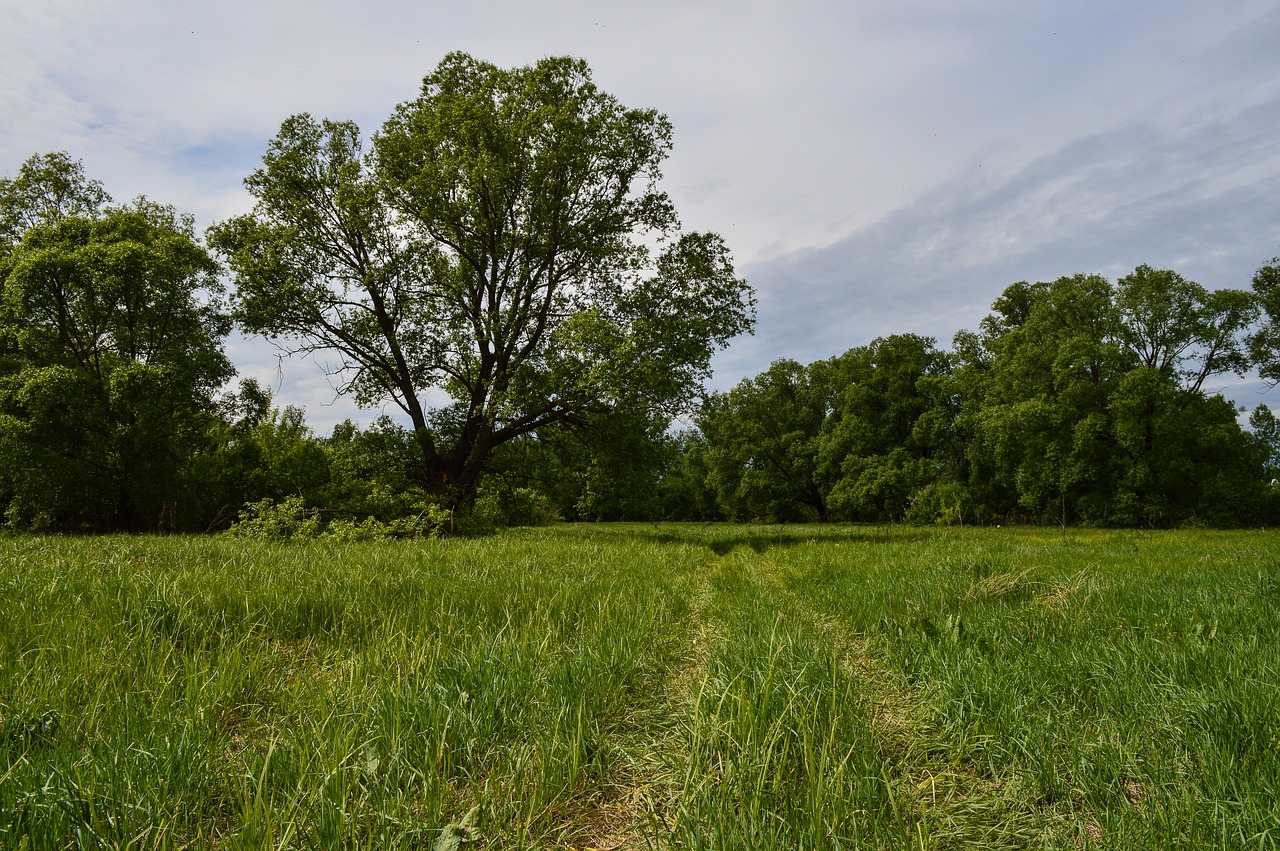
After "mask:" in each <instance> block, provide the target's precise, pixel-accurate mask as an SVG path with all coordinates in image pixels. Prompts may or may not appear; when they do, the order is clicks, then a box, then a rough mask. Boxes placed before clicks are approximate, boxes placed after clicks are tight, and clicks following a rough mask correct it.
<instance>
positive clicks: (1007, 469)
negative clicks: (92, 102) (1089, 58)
mask: <svg viewBox="0 0 1280 851" xmlns="http://www.w3.org/2000/svg"><path fill="white" fill-rule="evenodd" d="M670 133H671V128H670V125H669V124H668V123H667V121H666V118H665V117H664V116H662V115H661V114H659V113H656V112H654V111H652V110H634V109H627V108H625V107H623V106H622V105H621V104H619V103H618V102H617V101H616V100H615V99H614V98H613V97H611V96H610V95H607V94H605V93H603V92H601V91H599V90H598V89H596V88H595V86H594V84H593V83H592V82H591V79H590V72H589V69H587V68H586V66H585V65H584V64H583V63H581V62H579V61H577V60H570V59H547V60H543V61H542V62H539V63H538V64H537V65H535V66H531V67H528V68H518V69H510V70H504V69H499V68H496V67H494V66H491V65H488V64H486V63H482V62H478V61H476V60H474V59H471V58H470V57H468V56H465V55H463V54H454V55H451V56H450V57H447V58H446V59H445V60H444V61H443V62H442V63H441V64H440V66H439V67H438V68H437V69H436V70H435V71H434V72H433V73H432V74H431V75H429V76H428V77H427V78H426V79H425V80H424V82H423V88H422V94H421V96H420V97H419V98H417V99H415V100H413V101H410V102H407V103H405V104H402V105H401V106H400V107H399V108H398V109H397V110H396V112H395V113H394V114H393V115H392V116H391V118H389V119H388V121H387V122H386V124H384V126H383V127H382V129H381V131H380V132H379V133H377V134H376V135H375V136H374V137H373V144H372V147H371V150H370V151H368V152H365V151H364V150H363V147H362V141H361V139H362V136H361V133H360V130H359V128H357V127H356V126H355V125H354V124H352V123H350V122H333V121H317V120H315V119H313V118H311V117H310V116H307V115H299V116H293V117H291V118H289V119H287V120H286V121H285V122H284V124H283V125H282V127H281V130H280V133H279V135H278V136H277V137H276V138H275V139H273V140H272V141H271V142H270V144H269V146H268V151H267V154H266V156H265V157H264V159H263V166H262V168H260V169H259V170H258V171H256V172H254V173H253V174H252V175H250V177H249V178H248V179H247V180H246V186H247V187H248V188H249V190H250V192H251V194H252V195H253V197H254V199H255V201H256V206H255V208H254V210H253V212H251V213H249V214H246V215H243V216H239V217H236V218H233V219H230V220H228V221H225V222H220V223H218V224H216V225H214V226H213V227H212V228H210V229H209V231H208V233H207V235H206V236H205V238H203V239H202V238H201V236H200V235H199V234H198V233H197V232H196V230H195V226H194V222H193V221H192V219H191V218H190V217H189V216H184V215H182V214H180V213H179V212H177V211H175V210H174V209H172V208H171V207H167V206H165V205H163V204H158V203H155V202H152V201H149V200H147V199H141V198H140V199H138V200H136V201H134V202H132V203H130V204H125V205H116V204H114V203H113V202H112V199H111V198H110V196H109V195H108V194H107V192H106V190H105V188H104V187H103V186H102V185H101V184H100V183H99V182H97V181H95V180H92V179H90V178H89V177H88V176H87V175H86V174H85V173H84V169H83V167H82V166H81V164H80V163H79V162H77V161H76V160H74V159H73V158H72V157H71V156H69V155H67V154H65V153H50V154H44V155H36V156H33V157H32V158H31V159H29V160H28V161H27V162H26V163H24V164H22V166H21V167H20V168H19V169H18V171H17V173H16V174H15V175H14V176H13V177H11V178H7V179H4V180H0V503H2V504H3V506H4V522H5V524H6V525H7V526H8V527H10V528H15V529H36V530H60V531H85V532H101V531H111V530H125V531H135V532H137V531H205V530H218V529H224V528H227V527H229V526H232V525H233V524H235V523H237V521H242V523H241V524H240V525H241V528H257V529H268V530H271V529H274V530H277V531H281V530H282V533H284V534H288V533H290V532H297V531H299V530H311V531H317V530H323V529H332V530H335V531H339V530H343V531H344V532H345V533H346V534H352V535H359V534H366V533H367V534H371V535H372V534H423V533H428V532H434V531H438V530H439V529H440V528H442V527H447V528H451V529H454V530H455V531H467V530H477V531H478V530H484V529H487V528H491V527H493V526H496V525H508V524H527V523H539V522H547V521H549V520H552V519H555V518H561V519H565V520H613V519H645V520H658V519H665V520H715V519H732V520H739V521H744V520H756V519H758V520H761V521H768V522H791V521H824V522H825V521H876V522H886V521H893V522H898V521H907V522H917V523H957V524H968V523H1008V522H1034V523H1059V524H1064V525H1066V524H1090V525H1108V526H1109V525H1117V526H1144V527H1157V526H1171V525H1179V524H1199V523H1203V524H1207V525H1215V526H1236V525H1255V524H1269V523H1274V522H1276V520H1277V518H1278V517H1280V495H1278V492H1277V488H1276V486H1275V485H1274V481H1275V479H1276V477H1277V476H1280V471H1278V470H1277V467H1278V466H1280V422H1278V421H1277V419H1276V417H1275V415H1274V414H1273V413H1272V412H1271V411H1270V410H1268V409H1267V408H1266V407H1265V406H1258V408H1257V409H1256V410H1254V411H1253V412H1252V414H1251V416H1250V418H1249V427H1248V428H1244V427H1242V426H1241V424H1240V423H1239V416H1240V413H1241V412H1240V411H1238V410H1237V408H1236V407H1235V406H1234V405H1233V404H1232V403H1231V402H1230V401H1228V400H1226V399H1225V398H1223V397H1222V396H1221V395H1219V394H1217V393H1214V392H1211V391H1212V388H1214V387H1216V386H1219V385H1220V383H1221V382H1219V381H1217V380H1216V379H1219V378H1221V377H1224V376H1227V375H1231V374H1234V375H1245V374H1246V373H1250V372H1252V371H1255V370H1256V371H1257V373H1258V374H1260V375H1261V376H1262V377H1263V378H1265V379H1268V380H1280V330H1278V326H1277V324H1276V320H1277V318H1278V317H1280V258H1278V259H1277V260H1273V261H1270V262H1269V263H1268V264H1266V265H1263V266H1262V268H1261V269H1259V271H1258V273H1257V275H1256V276H1255V277H1254V279H1253V282H1252V288H1251V289H1247V290H1246V289H1221V290H1208V289H1206V288H1204V287H1202V286H1201V285H1199V284H1197V283H1195V282H1192V281H1189V280H1186V279H1185V278H1183V277H1182V276H1181V275H1179V274H1178V273H1177V272H1176V271H1173V270H1167V269H1153V268H1150V267H1148V266H1138V267H1137V268H1136V269H1135V270H1134V271H1133V272H1132V273H1131V274H1129V275H1126V276H1124V277H1122V278H1120V279H1119V280H1117V281H1115V282H1114V283H1113V282H1111V281H1108V280H1106V279H1104V278H1102V277H1099V276H1097V275H1083V274H1081V275H1074V276H1071V277H1063V278H1060V279H1058V280H1055V281H1049V282H1039V283H1026V282H1019V283H1015V284H1012V285H1011V286H1008V287H1007V288H1005V289H1004V290H1003V292H1002V293H1001V294H1000V295H999V297H998V298H997V299H996V300H995V302H994V304H993V305H992V308H991V313H990V315H989V316H987V318H986V319H984V320H983V321H982V323H981V324H980V326H979V327H978V328H977V329H976V330H966V331H962V332H960V333H959V334H957V335H956V337H955V339H954V340H953V341H952V344H951V348H950V349H949V350H948V349H944V348H939V347H938V345H937V342H936V341H935V340H932V339H929V338H925V337H920V336H916V335H913V334H898V335H893V336H889V337H885V338H881V339H877V340H874V341H872V342H870V343H868V344H866V345H861V346H857V347H855V348H852V349H850V350H849V351H847V352H845V353H844V354H839V355H836V356H834V357H832V358H830V359H828V360H822V361H818V362H815V363H811V364H801V363H797V362H795V361H791V360H780V361H778V362H776V363H774V364H773V365H772V366H771V367H770V368H769V369H768V370H767V371H765V372H764V373H761V374H760V375H758V376H755V377H753V378H749V379H746V380H744V381H742V382H741V383H740V384H739V385H737V386H736V387H734V388H733V389H732V390H729V391H727V392H713V393H707V392H705V390H704V387H705V384H706V380H707V379H708V378H709V375H710V371H709V369H710V367H709V365H710V360H711V357H712V355H713V353H714V352H715V351H716V350H718V349H720V348H723V347H724V346H726V345H727V344H728V343H729V341H730V340H731V339H732V338H733V337H735V336H737V335H740V334H742V333H746V332H749V331H750V329H751V328H752V326H753V324H754V319H755V312H754V296H753V293H752V291H751V289H750V287H749V286H748V284H747V283H746V282H745V281H743V280H741V279H740V278H738V277H736V275H735V273H734V270H733V265H732V261H731V258H730V256H729V254H728V251H727V249H726V247H725V245H724V243H723V241H722V240H721V239H720V238H719V237H718V236H716V235H715V234H707V233H686V232H682V231H681V230H680V226H679V221H678V218H677V216H676V213H675V210H674V208H673V206H672V204H671V202H670V199H669V198H668V197H667V196H666V194H665V193H663V192H662V191H661V190H660V189H659V187H658V181H659V178H660V164H661V162H662V160H663V159H664V158H665V156H666V154H667V152H668V151H669V149H670V144H671V137H670ZM885 285H886V286H891V285H892V282H885ZM998 286H1000V284H999V283H993V290H994V288H995V287H998ZM233 327H238V328H240V329H242V330H243V331H244V332H246V333H251V334H260V335H263V336H266V337H268V338H271V339H273V340H275V341H277V342H278V343H279V345H281V346H282V347H283V348H285V349H286V350H287V351H291V352H320V351H323V352H325V353H328V354H330V355H332V356H335V357H337V358H338V360H339V362H340V363H341V364H342V366H343V368H344V369H343V371H342V373H341V380H342V382H343V383H342V385H341V386H340V388H339V389H340V391H341V392H344V393H349V394H351V395H352V396H353V397H354V398H355V399H356V400H357V401H358V402H361V403H366V404H382V403H391V404H393V405H394V406H396V407H397V408H398V409H399V410H400V411H401V412H402V413H403V416H402V417H398V418H396V419H392V418H388V417H383V418H381V419H379V420H377V421H375V422H373V423H372V424H370V425H367V426H363V427H361V426H357V425H355V424H352V423H350V422H347V423H344V424H342V425H340V426H338V427H337V428H335V429H334V430H333V432H332V433H331V434H328V435H320V434H316V433H314V432H313V431H312V430H311V429H310V428H309V427H308V426H307V423H306V420H305V414H304V412H303V411H301V410H299V409H297V408H293V407H285V408H279V407H277V406H276V405H274V404H273V400H272V398H271V394H270V393H269V392H268V391H266V390H265V389H264V388H262V387H261V386H259V385H258V384H257V383H255V382H254V381H252V380H242V381H239V382H236V381H235V374H234V369H233V367H232V365H231V363H230V362H229V361H228V359H227V357H226V355H225V353H224V349H223V342H224V339H225V338H226V336H227V335H228V334H229V333H230V332H231V330H232V328H233ZM433 390H434V391H443V392H444V393H446V394H447V395H448V397H449V398H450V399H452V400H453V402H452V404H449V405H445V406H443V407H436V408H432V407H431V406H430V405H428V404H427V402H426V398H427V393H428V391H433ZM673 423H678V424H681V426H680V427H674V426H673Z"/></svg>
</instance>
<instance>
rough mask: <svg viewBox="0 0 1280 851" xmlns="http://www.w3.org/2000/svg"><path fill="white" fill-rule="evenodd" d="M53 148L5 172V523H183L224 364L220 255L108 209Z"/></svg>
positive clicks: (0, 423) (160, 225) (0, 258)
mask: <svg viewBox="0 0 1280 851" xmlns="http://www.w3.org/2000/svg"><path fill="white" fill-rule="evenodd" d="M108 201H109V199H108V198H107V195H106V193H105V192H104V191H103V190H102V188H101V186H100V185H99V184H97V183H95V182H91V181H88V180H86V179H85V178H84V174H83V170H82V168H81V167H80V165H79V163H74V162H72V161H71V160H70V159H69V158H67V157H66V156H65V155H63V154H50V155H46V156H38V157H33V158H32V159H31V160H28V162H27V163H26V164H24V165H23V167H22V169H21V170H20V172H19V174H18V176H17V177H16V178H15V179H13V180H7V181H4V182H3V183H0V221H2V222H3V228H4V231H3V233H4V236H3V240H0V483H2V484H0V487H2V488H3V490H4V493H5V497H6V498H7V501H8V504H7V514H8V519H9V520H10V522H13V523H18V524H22V525H30V526H37V527H47V528H64V529H128V530H140V529H154V528H158V527H165V526H174V525H178V523H179V520H178V518H179V517H181V516H182V510H183V506H182V504H181V503H182V502H183V500H184V487H185V483H184V478H183V476H184V470H185V469H186V467H187V465H188V463H189V462H190V459H191V456H192V452H193V448H194V447H196V446H197V445H199V444H200V442H201V440H202V435H203V433H204V431H205V429H206V428H207V426H208V424H209V417H210V415H211V412H212V411H213V401H212V399H213V394H214V392H215V391H216V390H217V388H218V387H220V386H221V385H222V383H223V382H224V381H225V380H226V379H227V378H228V377H229V376H230V375H231V373H232V369H231V366H230V364H229V362H228V361H227V359H226V357H225V356H224V355H223V352H222V347H221V339H222V336H223V335H224V334H225V333H226V331H227V322H226V320H225V318H224V316H223V314H222V313H221V312H220V311H219V309H218V305H217V302H216V296H217V294H218V293H219V292H220V287H219V283H218V279H217V266H216V264H215V263H214V262H213V261H212V260H211V259H210V257H209V256H208V255H207V253H206V252H205V250H204V249H203V248H202V247H201V246H200V244H199V243H198V242H197V240H196V237H195V234H194V230H193V227H192V223H191V220H190V219H189V218H185V217H181V216H179V215H178V214H177V213H175V212H174V210H173V209H172V208H170V207H165V206H161V205H158V204H154V203H151V202H149V201H146V200H142V199H140V200H138V201H137V202H135V203H134V204H132V205H130V206H127V207H107V206H105V204H106V203H107V202H108Z"/></svg>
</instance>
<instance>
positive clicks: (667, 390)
mask: <svg viewBox="0 0 1280 851" xmlns="http://www.w3.org/2000/svg"><path fill="white" fill-rule="evenodd" d="M670 146H671V127H670V124H669V123H668V122H667V120H666V118H665V117H664V116H662V115H660V114H659V113H657V112H655V111H653V110H645V109H628V108H626V107H624V106H622V105H621V104H620V103H619V102H618V101H617V100H616V99H615V98H613V97H612V96H610V95H608V94H606V93H604V92H601V91H600V90H599V89H598V88H596V86H595V84H594V83H593V82H592V81H591V74H590V70H589V69H588V67H587V66H586V64H585V63H584V62H582V61H581V60H577V59H569V58H564V57H560V58H550V59H544V60H542V61H540V62H538V63H537V64H535V65H533V66H529V67H525V68H514V69H501V68H498V67H496V66H494V65H491V64H488V63H485V62H480V61H478V60H476V59H473V58H471V57H469V56H466V55H465V54H461V53H455V54H451V55H449V56H448V57H446V58H445V59H444V61H442V62H441V63H440V65H439V66H438V67H437V68H436V69H435V71H434V72H432V73H431V74H430V75H428V76H427V77H426V79H425V80H424V81H423V86H422V91H421V94H420V96H419V97H418V98H416V99H414V100H412V101H409V102H407V103H404V104H401V105H400V106H399V107H398V108H397V109H396V111H395V113H394V114H393V115H392V116H391V117H390V118H389V119H388V120H387V122H386V123H385V124H384V125H383V127H382V130H381V131H380V132H379V133H378V134H376V136H375V137H374V140H373V151H372V152H371V153H369V154H365V153H363V151H362V149H361V143H360V134H359V131H358V129H357V128H356V127H355V125H354V124H351V123H350V122H332V121H323V122H317V121H315V120H314V119H312V118H311V117H310V116H307V115H299V116H294V117H293V118H290V119H288V120H286V121H285V122H284V124H283V125H282V126H281V129H280V133H279V135H278V136H277V137H276V139H275V140H273V141H272V142H271V144H270V147H269V149H268V151H267V154H266V156H265V157H264V158H263V167H262V168H261V169H259V170H258V171H256V172H255V173H254V174H253V175H251V176H250V178H249V179H248V180H247V181H246V185H247V186H248V188H249V190H250V191H251V192H252V193H253V194H254V196H255V197H256V198H257V201H258V203H257V207H256V208H255V210H254V212H253V213H252V214H251V215H249V216H244V217H240V218H237V219H232V220H230V221H228V222H224V223H222V224H220V225H218V226H216V227H214V228H213V229H212V230H211V231H210V242H211V244H212V245H213V246H214V247H215V248H216V249H217V250H218V251H219V253H221V254H222V255H223V256H224V257H225V258H226V259H227V261H228V264H229V265H230V267H231V269H232V272H233V274H234V275H235V278H236V282H237V286H238V293H237V297H236V302H237V305H236V315H237V318H238V319H239V321H240V322H241V323H242V325H243V326H244V327H245V328H246V329H247V330H250V331H252V332H255V333H261V334H264V335H267V336H272V337H276V338H282V339H283V340H285V341H286V342H285V344H286V345H287V346H289V347H290V348H292V349H293V350H295V351H315V350H324V351H327V352H329V353H332V354H335V355H336V356H337V357H338V358H339V359H340V363H341V365H342V367H343V368H344V371H343V373H342V375H343V379H344V381H345V382H346V383H345V384H344V385H343V386H342V388H341V389H342V390H344V391H347V392H351V393H352V394H353V395H354V396H355V398H356V400H357V401H358V402H361V403H364V404H373V403H377V402H380V401H385V400H390V401H392V402H394V403H395V404H396V405H398V406H399V407H400V408H401V409H402V410H403V411H404V412H405V414H406V415H407V416H408V417H409V419H410V421H411V422H412V424H413V427H414V430H415V433H416V435H417V437H418V442H419V444H420V447H421V454H422V466H423V472H424V475H425V477H426V479H427V480H428V481H429V483H430V487H431V489H432V490H433V491H435V492H436V493H441V494H443V493H445V492H446V491H454V492H457V493H460V494H462V498H463V499H466V498H468V496H469V495H470V494H471V493H473V492H474V488H475V484H476V481H477V480H478V477H479V476H480V474H481V473H482V472H483V470H484V469H485V466H486V463H487V459H488V458H489V457H490V456H491V454H492V452H493V449H494V448H495V447H496V446H499V445H501V444H502V443H504V442H506V441H509V440H513V439H516V438H519V437H521V436H524V435H529V434H533V433H536V432H537V431H538V430H539V429H543V428H546V427H549V426H551V425H554V424H557V423H566V422H570V421H574V420H577V419H581V417H580V415H581V414H583V413H584V412H586V411H588V410H592V409H595V408H599V407H600V406H609V405H616V404H635V403H637V402H639V403H643V404H645V405H648V406H651V407H653V408H655V409H660V410H663V411H676V410H681V409H686V408H687V407H688V405H689V403H690V401H691V400H692V398H693V395H694V393H695V392H696V390H697V386H698V384H699V383H700V382H701V380H702V379H703V378H705V376H706V374H707V369H708V364H709V360H710V356H711V353H712V352H713V351H714V350H715V349H716V348H719V347H722V346H724V345H726V344H727V343H728V341H729V339H731V338H732V337H733V336H735V335H737V334H739V333H742V332H744V331H746V330H748V329H749V328H750V327H751V324H752V322H753V319H754V301H753V299H752V297H751V294H750V290H749V288H748V287H747V286H746V284H745V282H743V281H742V280H740V279H738V278H736V277H735V276H734V275H733V269H732V263H731V261H730V259H729V255H728V251H727V249H726V248H725V246H724V243H723V241H722V240H720V239H719V238H718V237H715V236H713V235H709V234H691V235H687V236H681V235H680V234H679V233H678V229H677V221H676V216H675V212H674V209H673V208H672V205H671V202H670V199H668V198H667V196H666V195H665V193H663V192H662V191H661V190H660V189H659V188H658V185H657V184H658V180H659V178H660V165H661V163H662V161H663V159H665V157H666V155H667V153H668V151H669V150H670ZM654 244H657V245H661V246H664V249H663V251H662V252H661V253H660V254H659V256H658V257H656V258H654V257H651V255H650V249H649V247H650V246H651V245H654ZM433 390H435V391H444V392H445V393H446V394H448V395H449V396H450V397H452V399H453V400H454V403H455V404H454V406H452V408H450V409H449V410H448V411H447V413H445V414H443V415H442V416H436V415H432V414H431V412H429V411H428V410H427V409H426V406H425V405H424V403H423V399H424V398H425V397H426V395H427V394H428V393H429V392H431V391H433ZM442 420H447V421H448V423H449V427H448V428H447V429H441V428H439V427H437V423H439V422H440V421H442Z"/></svg>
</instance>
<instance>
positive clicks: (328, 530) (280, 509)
mask: <svg viewBox="0 0 1280 851" xmlns="http://www.w3.org/2000/svg"><path fill="white" fill-rule="evenodd" d="M452 525H453V513H452V512H450V511H449V510H448V509H446V508H443V507H442V506H439V505H436V504H435V503H426V504H425V505H424V506H423V508H422V510H421V511H420V512H419V513H418V514H416V515H413V516H407V517H397V518H395V519H394V520H390V521H382V520H379V519H378V518H376V517H366V518H365V519H364V520H360V521H357V520H355V519H353V518H341V519H336V520H331V521H330V522H328V523H327V524H326V523H324V522H322V521H321V519H320V512H319V510H318V509H315V508H307V506H306V502H305V501H304V500H303V499H302V497H300V496H290V497H286V498H285V499H283V500H282V501H280V502H275V501H274V500H270V499H264V500H261V501H259V502H255V503H253V504H252V505H249V506H247V507H246V508H245V509H244V510H243V511H241V512H240V519H239V521H237V522H236V523H234V524H233V525H232V526H231V528H230V529H229V530H228V532H229V533H230V534H232V535H239V536H241V537H245V538H258V539H265V540H289V539H291V538H311V539H314V538H325V539H329V540H334V541H376V540H380V539H384V538H436V537H439V536H440V535H442V534H445V533H448V532H451V531H452Z"/></svg>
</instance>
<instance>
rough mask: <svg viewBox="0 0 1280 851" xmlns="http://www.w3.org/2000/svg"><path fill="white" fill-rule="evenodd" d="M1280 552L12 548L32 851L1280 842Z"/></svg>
mask: <svg viewBox="0 0 1280 851" xmlns="http://www.w3.org/2000/svg"><path fill="white" fill-rule="evenodd" d="M1278 801H1280V536H1277V535H1276V534H1274V533H1266V532H1239V533H1219V532H1168V533H1140V532H1112V531H1096V532H1094V531H1069V532H1067V533H1066V534H1065V535H1064V534H1063V533H1062V532H1061V531H1060V530H1045V529H945V530H934V529H912V528H873V527H849V526H833V527H785V528H779V527H743V526H708V527H697V526H689V527H684V526H661V527H655V526H652V525H644V526H642V525H636V526H601V527H581V528H577V527H569V526H562V527H555V528H549V529H537V530H522V531H512V532H509V533H505V534H503V535H500V536H497V537H494V538H489V539H484V540H452V541H430V542H417V543H415V542H378V543H364V544H333V543H315V542H311V543H281V544H267V543H262V542H253V541H246V540H243V539H234V538H229V537H190V538H180V537H175V538H126V537H115V538H84V539H67V538H37V537H7V538H0V848H4V849H28V848H29V849H43V848H137V849H143V848H147V849H149V848H206V847H216V848H222V849H240V848H246V849H247V848H403V849H434V851H451V849H462V851H469V849H499V848H502V849H507V848H583V849H585V848H594V849H624V848H625V849H637V848H659V849H667V848H672V849H675V848H688V849H712V848H714V849H764V848H788V849H819V848H833V849H834V848H848V849H855V848H857V849H862V848H868V849H874V848H889V849H930V848H938V849H943V848H1064V849H1076V848H1118V849H1119V848H1123V849H1135V848H1149V849H1172V848H1196V849H1201V848H1280V804H1278V803H1277V802H1278Z"/></svg>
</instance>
